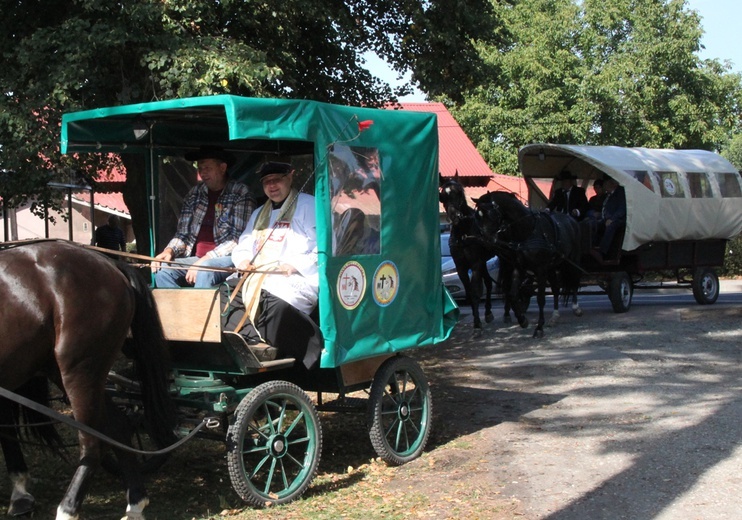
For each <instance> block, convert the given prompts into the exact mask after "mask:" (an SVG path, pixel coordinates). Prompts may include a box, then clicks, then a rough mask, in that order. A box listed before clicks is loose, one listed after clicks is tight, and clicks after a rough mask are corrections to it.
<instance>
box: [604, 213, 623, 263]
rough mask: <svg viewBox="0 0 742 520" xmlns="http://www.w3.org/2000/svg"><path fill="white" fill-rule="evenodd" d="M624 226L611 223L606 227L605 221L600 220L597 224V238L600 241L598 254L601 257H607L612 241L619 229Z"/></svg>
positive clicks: (618, 223) (619, 223)
mask: <svg viewBox="0 0 742 520" xmlns="http://www.w3.org/2000/svg"><path fill="white" fill-rule="evenodd" d="M623 226H624V222H617V221H615V220H613V221H611V223H610V224H608V225H606V224H605V221H603V220H601V221H599V222H598V232H597V237H598V238H599V239H600V252H601V253H602V254H603V256H606V255H608V253H609V252H610V249H611V244H613V239H614V238H615V236H616V232H618V230H619V229H621V227H623Z"/></svg>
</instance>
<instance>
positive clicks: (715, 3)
mask: <svg viewBox="0 0 742 520" xmlns="http://www.w3.org/2000/svg"><path fill="white" fill-rule="evenodd" d="M686 7H687V8H689V9H694V10H696V11H698V14H699V15H700V16H701V27H702V28H703V31H704V35H703V37H702V38H701V44H702V45H703V46H704V47H705V49H704V50H702V51H701V52H700V53H699V55H700V57H701V58H703V59H714V58H716V59H718V60H720V61H722V62H724V61H727V60H728V61H730V62H732V72H739V73H742V27H740V22H742V0H686ZM366 59H367V64H368V67H369V70H370V71H371V72H372V73H373V74H375V75H376V76H378V77H380V78H381V79H383V80H385V81H387V82H389V83H390V84H392V85H396V84H398V83H399V82H398V81H397V73H396V72H394V71H393V70H392V69H391V68H389V67H388V66H387V65H386V63H385V62H384V61H383V60H381V59H380V58H378V57H377V56H376V55H373V54H372V55H367V56H366ZM400 100H401V101H407V102H416V101H425V95H424V94H423V93H422V92H420V91H418V90H416V91H415V93H414V94H411V95H409V96H405V97H403V98H400Z"/></svg>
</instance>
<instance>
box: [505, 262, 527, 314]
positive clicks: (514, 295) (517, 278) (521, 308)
mask: <svg viewBox="0 0 742 520" xmlns="http://www.w3.org/2000/svg"><path fill="white" fill-rule="evenodd" d="M512 272H513V278H512V281H511V285H510V291H509V293H510V296H509V299H510V305H511V307H512V309H513V313H514V314H515V317H516V318H517V319H518V325H520V328H522V329H525V328H527V327H528V318H526V309H525V304H524V302H523V300H522V299H521V291H520V287H521V283H522V280H521V275H520V269H516V268H513V271H512Z"/></svg>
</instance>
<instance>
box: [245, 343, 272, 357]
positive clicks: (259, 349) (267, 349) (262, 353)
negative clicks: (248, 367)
mask: <svg viewBox="0 0 742 520" xmlns="http://www.w3.org/2000/svg"><path fill="white" fill-rule="evenodd" d="M247 348H249V349H250V350H251V351H252V353H253V354H255V357H256V358H258V360H259V361H273V360H274V359H276V356H277V355H278V349H277V348H276V347H272V346H271V345H268V344H267V343H255V344H253V345H251V344H249V343H248V345H247Z"/></svg>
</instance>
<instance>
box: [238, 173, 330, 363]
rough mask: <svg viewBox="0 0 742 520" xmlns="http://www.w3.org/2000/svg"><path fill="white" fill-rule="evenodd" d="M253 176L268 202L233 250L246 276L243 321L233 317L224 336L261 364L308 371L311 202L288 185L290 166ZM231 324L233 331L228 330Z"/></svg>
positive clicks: (314, 345)
mask: <svg viewBox="0 0 742 520" xmlns="http://www.w3.org/2000/svg"><path fill="white" fill-rule="evenodd" d="M258 174H259V176H260V181H261V183H262V184H263V191H264V192H265V195H266V196H267V197H268V200H267V201H266V203H265V204H264V205H263V206H261V207H260V208H258V209H257V210H255V211H254V212H253V214H252V215H251V217H250V220H249V221H248V224H247V227H246V228H245V231H244V232H243V233H242V235H241V236H240V239H239V242H238V244H237V246H236V247H235V249H234V251H232V261H233V262H234V265H235V266H236V267H237V268H238V269H240V270H243V271H246V272H248V273H251V274H250V275H249V277H248V279H247V281H246V282H245V284H244V286H243V290H242V297H243V304H244V308H245V313H246V315H247V318H246V319H245V318H243V314H242V313H240V312H237V313H233V315H232V316H230V317H229V319H228V320H227V324H226V325H225V327H224V330H225V338H226V339H227V340H228V341H230V342H231V343H232V344H233V345H239V344H240V343H242V344H243V345H244V344H246V346H247V347H248V348H250V349H251V350H252V351H253V352H254V353H255V354H256V356H257V357H258V359H261V360H263V361H265V360H270V359H275V358H276V357H279V358H286V357H293V358H295V359H297V360H299V361H302V362H303V363H304V365H305V366H306V367H307V368H311V367H312V366H313V365H314V364H315V363H316V361H317V360H318V359H319V354H320V352H321V350H322V339H321V334H320V333H319V329H318V328H317V326H316V324H315V323H314V322H313V321H312V320H311V319H310V318H309V314H310V313H311V312H312V311H313V310H314V307H315V306H316V304H317V298H318V290H319V275H318V267H317V224H316V215H315V207H314V202H315V200H314V197H312V196H311V195H308V194H306V193H298V192H297V191H296V189H295V188H293V187H292V183H293V180H294V170H293V168H292V167H291V165H290V164H287V163H279V162H268V163H265V164H264V165H263V166H261V168H260V169H259V171H258ZM233 303H234V302H233ZM238 305H239V304H238ZM238 310H239V309H238ZM238 318H239V320H238ZM235 322H237V325H236V326H234V329H237V330H230V329H231V328H232V326H233V325H235ZM240 325H242V326H240Z"/></svg>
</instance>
